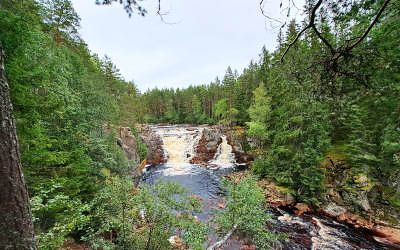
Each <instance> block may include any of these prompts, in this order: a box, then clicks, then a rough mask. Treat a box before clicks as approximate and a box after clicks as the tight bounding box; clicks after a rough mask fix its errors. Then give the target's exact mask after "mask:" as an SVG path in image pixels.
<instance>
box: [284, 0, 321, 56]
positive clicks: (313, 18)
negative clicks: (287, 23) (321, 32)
mask: <svg viewBox="0 0 400 250" xmlns="http://www.w3.org/2000/svg"><path fill="white" fill-rule="evenodd" d="M322 1H323V0H318V2H317V4H315V6H314V7H313V8H312V10H311V15H310V22H309V23H308V25H307V26H306V27H304V28H303V29H302V30H301V31H300V32H299V33H297V35H296V37H295V38H294V40H293V41H292V42H290V43H289V45H288V46H287V47H286V49H285V52H283V55H282V56H281V60H280V61H281V62H283V58H284V57H285V56H286V54H287V53H288V52H289V49H290V48H291V47H292V46H293V45H294V44H295V43H296V42H297V40H299V38H300V36H301V35H302V34H303V33H304V32H305V31H306V30H308V29H309V28H311V27H313V26H314V23H315V16H316V12H317V10H318V8H319V7H320V6H321V4H322Z"/></svg>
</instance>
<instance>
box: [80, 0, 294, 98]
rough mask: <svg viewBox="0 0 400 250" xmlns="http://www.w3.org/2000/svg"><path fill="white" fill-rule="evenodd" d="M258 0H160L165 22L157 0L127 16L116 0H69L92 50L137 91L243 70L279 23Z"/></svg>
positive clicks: (272, 9)
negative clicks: (100, 1)
mask: <svg viewBox="0 0 400 250" xmlns="http://www.w3.org/2000/svg"><path fill="white" fill-rule="evenodd" d="M259 1H260V0H163V1H162V2H161V3H162V12H168V14H167V15H165V16H164V19H165V22H168V24H167V23H165V22H163V21H162V20H161V19H160V17H159V16H157V15H156V5H155V4H156V2H157V1H155V0H147V1H146V2H145V4H146V5H145V7H146V9H147V10H148V12H149V13H148V15H147V16H146V17H140V16H135V15H133V16H132V17H131V18H129V17H128V15H127V14H126V12H125V10H124V9H123V8H122V6H121V5H119V4H118V3H114V4H112V5H111V6H98V5H95V4H94V2H95V0H72V2H73V5H74V8H75V10H76V12H77V13H78V15H79V16H80V17H81V28H80V30H79V33H80V35H81V37H82V38H83V39H84V40H85V42H86V43H87V44H88V46H89V49H90V50H91V52H92V53H97V54H99V55H100V56H101V57H103V56H104V55H107V56H109V57H110V58H111V60H112V61H113V62H114V63H115V64H116V66H117V67H118V68H119V69H120V72H121V74H122V76H123V77H124V78H125V80H127V81H131V80H133V81H134V82H135V83H136V84H137V85H138V87H139V89H140V90H141V91H146V90H147V89H151V88H154V87H158V88H164V87H168V88H169V87H174V88H178V87H179V88H182V87H187V86H189V85H198V84H208V83H210V82H211V81H212V80H214V79H215V77H217V76H218V77H219V78H220V79H221V78H222V77H223V75H224V73H225V71H226V69H227V67H228V66H231V68H232V69H237V70H238V71H239V72H241V71H242V70H243V69H244V68H245V67H246V66H247V65H248V64H249V63H250V61H251V60H252V59H253V60H258V56H259V54H260V52H261V49H262V47H263V46H264V45H265V46H266V48H267V49H268V50H273V49H274V48H275V47H276V37H277V33H278V31H279V23H277V22H272V23H271V21H268V19H266V18H265V17H264V16H263V15H262V13H261V11H260V8H259ZM265 2H266V3H265V5H264V9H265V12H266V13H267V14H268V15H270V16H272V17H275V18H281V19H282V18H283V17H282V16H283V14H282V13H281V10H280V8H279V3H280V1H277V0H269V1H268V0H266V1H265ZM297 2H301V1H300V0H298V1H297ZM296 6H298V7H301V6H302V5H301V3H298V4H296ZM293 9H294V8H293ZM296 11H297V10H296ZM297 12H299V11H297Z"/></svg>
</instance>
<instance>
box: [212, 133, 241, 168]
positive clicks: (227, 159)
mask: <svg viewBox="0 0 400 250" xmlns="http://www.w3.org/2000/svg"><path fill="white" fill-rule="evenodd" d="M221 139H222V142H221V144H220V145H219V146H218V149H217V153H216V154H215V157H214V159H213V160H211V161H210V162H209V163H210V164H212V165H217V166H219V167H232V166H233V165H234V164H235V156H234V154H233V152H232V146H231V145H229V144H228V141H227V139H226V136H225V135H223V136H221Z"/></svg>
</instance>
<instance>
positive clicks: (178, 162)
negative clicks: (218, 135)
mask: <svg viewBox="0 0 400 250" xmlns="http://www.w3.org/2000/svg"><path fill="white" fill-rule="evenodd" d="M152 129H153V130H154V131H156V133H157V134H158V135H159V136H160V137H161V139H162V141H163V149H164V153H165V155H166V157H167V163H166V165H167V166H168V168H166V169H164V170H163V174H164V175H166V176H173V175H186V174H190V173H191V172H193V168H194V166H192V165H191V164H190V159H191V158H192V157H193V156H194V153H195V151H194V150H195V148H196V145H197V143H198V141H199V140H200V137H201V134H202V128H200V127H184V126H166V127H153V128H152Z"/></svg>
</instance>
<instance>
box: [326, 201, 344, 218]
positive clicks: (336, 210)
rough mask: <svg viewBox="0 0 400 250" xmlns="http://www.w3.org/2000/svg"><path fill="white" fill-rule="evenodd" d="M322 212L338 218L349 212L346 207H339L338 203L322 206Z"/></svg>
mask: <svg viewBox="0 0 400 250" xmlns="http://www.w3.org/2000/svg"><path fill="white" fill-rule="evenodd" d="M321 209H322V211H323V213H325V214H326V215H328V216H331V217H338V216H340V215H342V214H344V213H346V212H347V209H346V208H345V207H342V206H339V205H337V204H336V203H333V202H330V203H328V204H326V205H324V206H322V208H321Z"/></svg>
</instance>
